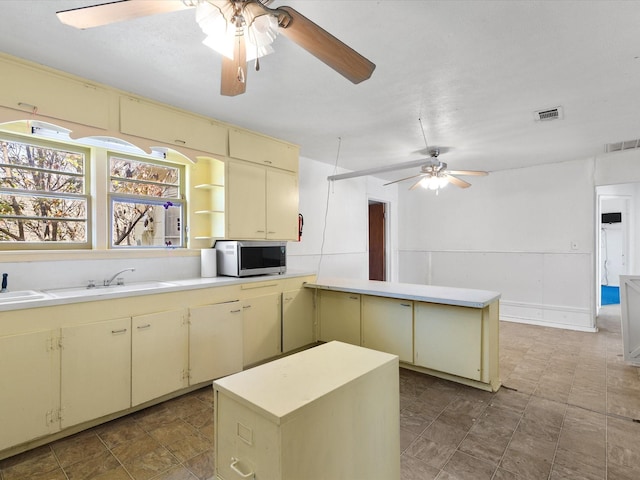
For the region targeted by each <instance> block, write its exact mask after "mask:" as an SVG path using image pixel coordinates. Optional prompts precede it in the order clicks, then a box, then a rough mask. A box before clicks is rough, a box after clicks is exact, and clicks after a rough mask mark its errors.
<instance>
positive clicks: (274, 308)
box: [242, 293, 282, 367]
mask: <svg viewBox="0 0 640 480" xmlns="http://www.w3.org/2000/svg"><path fill="white" fill-rule="evenodd" d="M280 298H281V294H280V293H270V294H267V295H261V296H256V297H251V298H248V299H246V300H243V301H242V337H243V342H242V348H243V365H244V366H245V367H246V366H248V365H252V364H254V363H258V362H261V361H263V360H266V359H267V358H271V357H275V356H276V355H279V354H280V353H281V351H282V350H281V346H280V338H281V320H280V318H281V317H280V308H281V307H280Z"/></svg>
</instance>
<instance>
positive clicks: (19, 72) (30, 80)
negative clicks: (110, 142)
mask: <svg viewBox="0 0 640 480" xmlns="http://www.w3.org/2000/svg"><path fill="white" fill-rule="evenodd" d="M0 71H2V88H1V89H0V104H2V105H6V106H7V107H9V108H13V109H18V110H24V111H25V112H26V113H28V115H27V114H25V118H26V117H30V116H31V115H32V114H33V110H34V108H35V109H36V114H37V115H44V116H47V117H53V118H60V119H62V120H69V121H72V122H75V123H79V124H82V125H89V126H91V127H98V128H102V129H107V128H109V94H108V93H107V91H106V90H104V89H102V88H100V87H98V86H96V85H91V84H89V83H83V82H79V81H77V80H73V79H71V78H67V77H65V76H63V75H59V74H56V73H52V72H47V71H44V70H42V69H39V68H34V67H30V66H27V65H20V64H17V63H13V62H11V61H8V60H0Z"/></svg>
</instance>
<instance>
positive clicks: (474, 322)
mask: <svg viewBox="0 0 640 480" xmlns="http://www.w3.org/2000/svg"><path fill="white" fill-rule="evenodd" d="M482 315H483V310H482V309H478V308H466V307H457V306H452V305H439V304H435V303H423V302H415V337H414V344H415V364H416V365H418V366H421V367H426V368H429V369H432V370H438V371H440V372H445V373H450V374H453V375H457V376H460V377H464V378H470V379H472V380H480V379H481V374H482V372H481V365H482V358H481V353H482V326H483V322H482Z"/></svg>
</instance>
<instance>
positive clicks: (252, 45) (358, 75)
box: [56, 0, 376, 96]
mask: <svg viewBox="0 0 640 480" xmlns="http://www.w3.org/2000/svg"><path fill="white" fill-rule="evenodd" d="M272 1H273V0H118V1H112V2H109V3H102V4H98V5H92V6H88V7H81V8H74V9H70V10H64V11H60V12H57V13H56V15H57V16H58V18H59V19H60V21H61V22H62V23H64V24H66V25H70V26H72V27H75V28H79V29H86V28H93V27H99V26H102V25H108V24H111V23H115V22H120V21H125V20H131V19H134V18H139V17H144V16H148V15H153V14H157V13H166V12H175V11H179V10H184V9H187V8H192V7H195V8H196V20H197V21H198V23H199V25H200V27H201V28H202V29H203V31H204V32H205V33H206V34H207V35H208V38H207V40H205V42H204V43H205V44H206V45H207V46H210V47H211V48H213V49H214V50H217V51H219V52H221V53H223V58H222V80H221V86H220V93H221V94H222V95H227V96H235V95H239V94H242V93H244V92H245V90H246V75H247V74H246V63H247V62H248V61H250V60H252V59H254V58H255V60H256V70H259V69H260V64H259V61H258V58H259V57H261V56H264V55H266V54H268V53H271V52H272V51H273V49H272V48H271V43H272V42H273V40H274V39H275V37H276V35H277V34H278V33H282V34H283V35H284V36H285V37H287V38H289V39H290V40H291V41H293V42H294V43H296V44H298V45H299V46H300V47H302V48H303V49H305V50H306V51H307V52H309V53H310V54H312V55H313V56H315V57H316V58H318V59H319V60H321V61H322V62H324V63H325V64H327V65H328V66H329V67H331V68H332V69H334V70H335V71H336V72H338V73H339V74H340V75H342V76H344V77H345V78H347V79H348V80H350V81H351V82H353V83H356V84H357V83H360V82H362V81H364V80H366V79H368V78H369V77H371V74H372V73H373V70H374V69H375V68H376V66H375V64H373V63H372V62H371V61H369V60H368V59H366V58H365V57H363V56H362V55H360V54H359V53H358V52H356V51H355V50H353V49H352V48H351V47H349V46H348V45H346V44H345V43H343V42H341V41H340V40H338V39H337V38H336V37H334V36H333V35H331V34H330V33H329V32H327V31H326V30H324V29H322V28H321V27H319V26H318V25H316V24H315V23H314V22H312V21H311V20H309V19H308V18H306V17H304V16H303V15H301V14H300V13H298V12H297V11H296V10H294V9H293V8H291V7H287V6H282V7H278V8H269V7H267V5H269V4H270V3H272Z"/></svg>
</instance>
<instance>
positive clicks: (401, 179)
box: [382, 173, 429, 187]
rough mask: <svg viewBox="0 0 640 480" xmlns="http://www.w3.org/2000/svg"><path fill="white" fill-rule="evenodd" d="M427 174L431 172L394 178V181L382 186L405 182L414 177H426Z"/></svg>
mask: <svg viewBox="0 0 640 480" xmlns="http://www.w3.org/2000/svg"><path fill="white" fill-rule="evenodd" d="M425 175H429V174H427V173H419V174H417V175H411V176H410V177H405V178H400V179H398V180H394V181H393V182H389V183H384V184H383V185H382V186H383V187H386V186H387V185H393V184H394V183H399V182H404V181H405V180H411V179H412V178H418V177H424V176H425Z"/></svg>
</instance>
